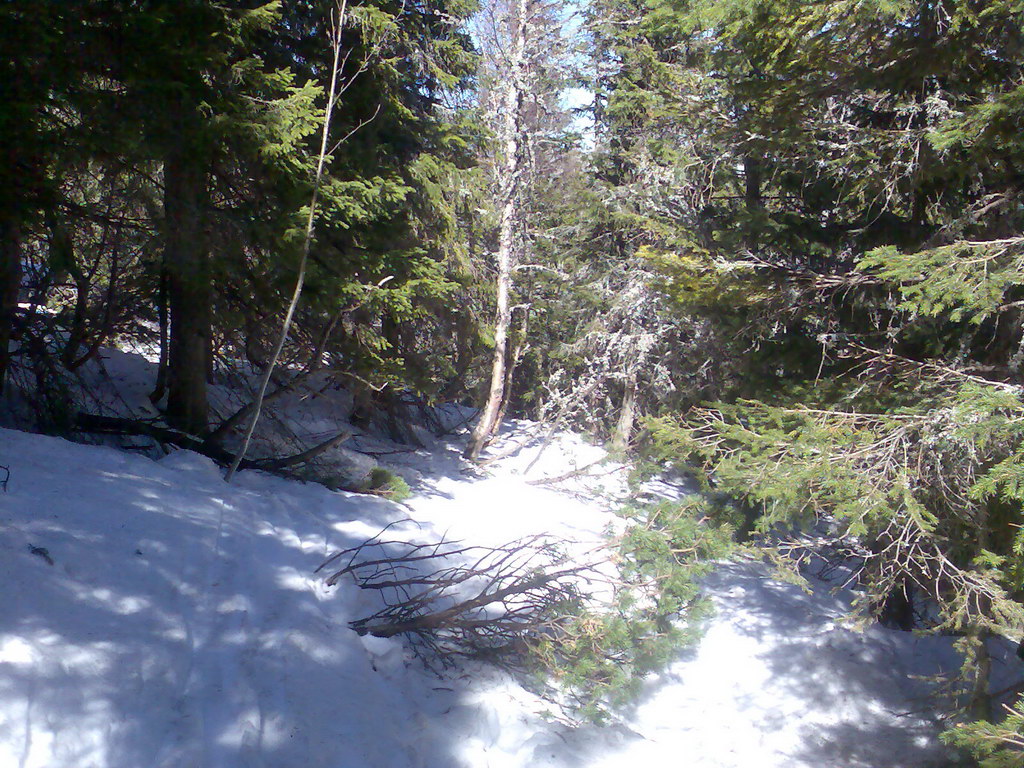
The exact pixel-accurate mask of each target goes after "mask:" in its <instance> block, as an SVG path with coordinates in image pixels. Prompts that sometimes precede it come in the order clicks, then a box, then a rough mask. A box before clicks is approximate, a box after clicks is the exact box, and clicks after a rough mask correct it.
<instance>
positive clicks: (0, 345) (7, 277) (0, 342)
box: [0, 217, 21, 392]
mask: <svg viewBox="0 0 1024 768" xmlns="http://www.w3.org/2000/svg"><path fill="white" fill-rule="evenodd" d="M20 289H21V228H20V226H19V224H18V222H17V220H15V219H14V218H13V217H2V218H0V392H3V389H4V381H5V378H6V375H7V368H8V367H9V365H10V361H11V353H10V345H11V337H12V335H13V333H14V323H15V319H16V316H17V312H18V293H19V291H20Z"/></svg>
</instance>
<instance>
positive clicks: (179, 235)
mask: <svg viewBox="0 0 1024 768" xmlns="http://www.w3.org/2000/svg"><path fill="white" fill-rule="evenodd" d="M206 200H207V199H206V170H205V169H204V168H203V167H202V166H201V163H198V162H196V158H195V156H194V155H193V154H191V153H190V152H189V150H188V147H187V146H185V145H184V144H180V145H178V146H177V147H175V148H174V149H172V150H171V151H170V152H169V153H168V155H167V157H166V159H165V164H164V223H165V227H166V233H165V238H166V239H165V245H164V268H165V270H166V276H167V303H168V307H169V309H170V315H171V328H170V339H169V342H168V349H167V423H168V424H170V425H171V426H172V427H174V428H176V429H182V430H185V431H187V432H192V433H194V434H203V433H204V432H205V431H206V426H207V423H206V420H207V398H206V372H207V369H208V367H209V355H210V329H211V317H212V308H211V301H212V288H211V285H210V257H209V253H208V251H207V243H206V233H205V231H204V229H205V218H206V216H205V213H206Z"/></svg>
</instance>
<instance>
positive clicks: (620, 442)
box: [611, 373, 636, 453]
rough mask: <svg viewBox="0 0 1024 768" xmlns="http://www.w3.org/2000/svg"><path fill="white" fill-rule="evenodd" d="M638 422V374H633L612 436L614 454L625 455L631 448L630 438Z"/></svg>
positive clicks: (629, 378) (623, 397)
mask: <svg viewBox="0 0 1024 768" xmlns="http://www.w3.org/2000/svg"><path fill="white" fill-rule="evenodd" d="M635 421H636V374H635V373H631V374H630V375H629V377H628V378H627V379H626V385H625V391H624V392H623V395H622V408H621V409H620V410H619V423H618V424H617V425H616V426H615V434H614V435H612V441H611V449H612V452H613V453H623V452H625V450H626V449H627V448H628V447H629V438H630V437H631V436H632V435H633V424H634V422H635Z"/></svg>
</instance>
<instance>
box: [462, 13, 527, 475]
mask: <svg viewBox="0 0 1024 768" xmlns="http://www.w3.org/2000/svg"><path fill="white" fill-rule="evenodd" d="M529 5H530V0H516V6H515V17H514V18H513V19H512V24H513V27H514V32H513V41H512V49H511V59H510V69H511V72H510V73H509V75H510V76H509V77H508V79H507V81H506V90H505V98H504V99H503V101H504V107H505V122H504V125H503V129H504V130H503V134H504V142H505V147H504V154H505V165H504V169H503V173H502V178H501V193H502V200H501V203H502V205H501V224H500V228H499V233H498V278H497V289H498V296H497V302H496V308H495V319H494V357H493V362H492V364H491V385H490V389H489V390H488V394H487V403H486V404H485V405H484V409H483V412H482V413H481V414H480V420H479V421H478V422H477V425H476V428H475V429H474V430H473V434H472V435H471V436H470V438H469V444H468V445H467V446H466V450H465V452H464V453H463V455H464V456H465V457H466V458H467V459H470V460H473V461H475V460H476V459H477V457H479V455H480V451H481V450H482V449H483V447H484V445H485V444H486V443H487V441H488V440H489V439H490V437H491V435H493V434H494V431H495V428H496V427H497V425H498V414H499V412H500V410H501V405H502V401H503V399H504V397H505V394H506V386H505V366H506V354H507V351H508V329H509V325H510V324H511V321H512V310H511V306H510V304H509V294H510V292H511V289H512V261H513V251H514V248H515V239H516V229H517V226H518V224H519V222H520V219H521V214H522V212H521V210H520V204H519V203H520V201H519V181H520V177H521V175H522V170H523V169H522V165H523V158H522V146H521V144H522V131H523V122H524V114H523V97H524V95H525V94H524V91H525V86H524V75H525V65H526V35H527V28H528V24H529V15H528V12H529V9H528V6H529Z"/></svg>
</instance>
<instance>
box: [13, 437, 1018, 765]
mask: <svg viewBox="0 0 1024 768" xmlns="http://www.w3.org/2000/svg"><path fill="white" fill-rule="evenodd" d="M514 437H515V436H514V435H513V436H511V437H509V439H508V440H506V444H509V441H510V440H513V439H514ZM535 455H536V451H535V450H534V451H533V452H532V453H530V451H523V452H520V453H519V454H518V455H515V456H512V457H510V458H508V459H505V460H503V461H498V462H495V463H494V464H492V465H490V467H489V474H488V475H485V476H481V475H480V474H479V473H467V472H465V471H464V470H463V468H462V465H461V461H460V459H459V458H458V446H457V445H456V444H454V443H452V444H449V443H445V442H438V443H437V444H436V445H434V446H432V450H431V451H419V452H417V453H415V454H406V455H404V456H402V457H400V459H401V461H402V462H403V463H404V468H405V469H406V470H409V472H410V474H412V475H415V477H416V478H418V482H417V484H416V488H415V490H416V491H417V494H416V496H415V497H414V498H413V499H411V500H410V501H409V502H408V503H407V505H404V506H403V505H398V504H394V503H391V502H388V501H385V500H383V499H380V498H374V497H368V496H358V495H353V494H348V493H343V492H332V491H329V490H327V489H325V488H323V487H322V486H319V485H314V484H301V483H297V482H292V481H286V480H282V479H278V478H274V477H269V476H266V475H263V474H260V473H254V472H244V473H241V474H240V475H239V476H238V477H237V478H236V482H235V483H233V484H231V485H228V484H226V483H225V482H224V481H223V479H222V475H221V472H220V471H219V470H218V469H217V468H216V467H215V466H214V465H213V464H212V462H210V461H209V460H208V459H205V458H203V457H200V456H198V455H196V454H192V453H188V452H177V453H173V454H171V455H170V456H168V457H167V458H165V459H163V460H160V461H152V460H150V459H148V458H145V457H141V456H136V455H131V454H127V453H123V452H119V451H116V450H113V449H110V448H103V447H92V446H84V445H79V444H74V443H70V442H66V441H64V440H60V439H56V438H50V437H43V436H38V435H31V434H27V433H23V432H16V431H10V430H0V464H2V465H7V466H9V467H10V484H9V489H8V492H7V493H0V584H2V587H0V590H2V591H0V767H2V768H8V766H10V767H11V768H14V767H15V766H17V767H18V768H29V767H30V766H31V767H34V768H90V767H93V766H95V767H97V768H99V767H101V766H102V767H103V768H140V767H142V766H146V767H149V766H152V767H154V768H161V767H163V768H178V767H182V768H230V767H237V768H243V767H244V768H255V767H257V766H262V767H265V768H288V767H290V766H295V767H296V768H299V767H301V768H342V767H351V768H406V767H407V766H408V767H410V768H412V767H413V766H422V767H423V768H433V767H436V768H447V767H448V766H466V768H484V767H485V766H492V767H493V768H505V767H506V766H507V767H509V768H511V767H512V766H522V767H523V768H526V767H527V766H530V767H533V766H538V767H539V766H558V767H559V768H568V767H569V766H595V767H597V766H601V767H602V768H612V767H614V768H635V767H636V766H638V765H641V764H643V765H647V766H654V767H658V766H665V767H666V768H668V766H672V767H673V768H675V767H676V766H693V767H698V766H709V767H710V766H715V767H716V768H748V767H749V768H755V767H756V768H774V767H776V766H777V767H778V768H783V766H785V767H787V768H789V767H792V768H801V767H802V766H808V767H809V766H815V767H816V768H818V767H822V766H827V767H830V768H857V767H861V766H863V767H864V768H883V767H885V768H899V767H901V766H905V767H906V768H918V767H922V768H923V767H924V766H940V765H949V764H950V763H949V762H948V760H947V758H946V757H945V756H944V754H943V751H942V749H941V748H940V747H939V746H938V745H937V741H936V738H935V736H936V733H937V729H938V726H937V724H936V723H935V722H934V721H933V719H932V718H931V717H930V716H929V711H930V707H929V703H928V701H927V700H926V699H925V698H924V696H923V693H924V691H925V686H924V684H923V683H921V682H918V681H915V680H914V679H913V675H919V674H926V673H931V672H935V671H937V670H938V669H940V668H949V667H952V666H954V665H956V663H957V661H956V658H955V655H954V654H953V653H952V651H951V649H950V646H949V643H948V642H946V641H945V640H942V639H926V638H915V637H913V636H911V635H908V634H905V633H898V632H892V631H888V630H885V629H882V628H878V627H875V628H870V629H868V630H866V631H864V632H856V631H854V630H852V629H848V628H844V626H843V625H842V621H841V617H842V616H843V613H844V611H845V608H846V599H847V598H846V597H844V596H842V595H839V596H834V595H832V594H831V593H830V592H829V590H827V589H825V588H818V589H816V590H815V591H814V592H813V593H811V594H805V593H804V592H802V591H801V590H800V589H799V588H797V587H794V586H791V585H786V584H782V583H779V582H775V581H772V580H770V579H768V578H767V576H766V575H765V571H764V569H763V568H762V566H760V565H757V564H753V563H740V564H731V565H725V566H723V567H722V568H721V569H719V570H718V572H717V573H716V574H715V575H713V576H712V577H711V578H710V579H709V580H708V583H707V588H708V590H709V592H710V593H711V594H712V595H713V597H714V599H715V602H716V604H717V606H718V612H717V615H716V617H715V618H714V619H713V620H712V621H711V622H710V624H709V627H708V631H707V634H706V636H705V637H704V639H703V641H702V642H701V643H700V645H699V646H698V647H697V648H695V649H692V650H690V651H688V652H686V653H684V654H683V655H682V657H681V658H680V659H679V660H678V661H677V662H676V663H675V664H674V665H673V666H672V667H671V668H670V669H669V670H667V671H666V672H665V674H663V675H662V676H661V677H660V678H658V679H655V680H651V681H650V683H649V685H648V690H647V691H646V694H645V696H644V698H643V700H642V701H641V703H640V704H639V705H638V707H637V709H636V711H635V712H633V713H631V714H630V715H629V716H628V717H627V719H626V721H625V722H624V723H623V724H620V725H617V726H614V727H609V728H604V729H601V728H597V727H585V728H581V729H578V730H575V731H573V730H570V729H568V728H567V727H565V726H563V725H561V724H559V723H556V722H552V721H550V720H548V719H545V717H544V714H543V712H544V710H545V709H547V708H548V705H546V704H545V703H544V702H540V701H538V700H536V699H535V698H534V697H532V696H531V695H530V694H528V693H527V692H526V691H524V690H523V689H522V688H520V687H519V686H518V685H517V684H516V683H515V682H514V681H513V680H511V679H510V678H509V677H508V676H506V675H505V674H503V673H500V672H498V671H495V670H491V669H488V668H487V667H485V666H483V665H472V666H467V667H465V668H463V669H459V670H456V671H452V672H450V673H448V674H446V675H445V676H444V677H437V676H435V675H433V674H431V673H429V672H427V671H424V670H423V669H422V668H421V667H420V665H419V664H418V663H417V662H415V661H414V660H412V659H411V658H410V657H409V654H408V652H407V651H405V650H404V648H403V646H402V644H401V642H400V641H399V640H397V639H391V640H382V639H376V638H372V637H363V638H360V637H359V636H357V635H356V634H355V633H354V632H353V631H351V630H350V629H349V628H348V626H347V622H348V621H350V620H352V619H356V618H360V617H362V616H365V615H367V614H369V613H372V611H373V610H374V609H375V608H376V607H377V606H376V604H375V603H374V600H373V595H371V594H368V593H363V592H360V591H359V590H358V589H356V588H355V587H354V586H353V585H352V584H350V583H347V582H342V583H340V584H339V585H338V586H337V587H335V588H328V587H326V586H325V585H324V583H323V580H322V579H321V578H320V577H319V576H317V575H315V574H314V569H315V568H316V567H317V566H318V565H319V564H320V563H321V562H322V561H323V560H324V558H325V557H326V556H328V555H329V554H331V553H332V552H334V551H336V550H337V549H339V548H342V547H347V546H352V545H354V544H356V543H359V542H361V541H363V540H365V539H366V538H368V537H370V536H372V535H373V534H375V533H376V532H377V531H379V530H380V529H381V528H382V527H383V526H385V525H387V524H389V523H394V522H396V521H400V520H404V519H406V518H412V519H413V520H415V521H416V523H417V524H418V530H419V531H420V532H421V533H422V534H423V535H424V536H427V537H429V536H430V535H435V536H440V535H441V534H444V533H447V534H448V535H449V536H450V537H453V538H458V539H465V540H467V541H470V542H473V543H483V544H496V543H504V542H506V541H508V540H510V539H513V538H516V537H518V536H522V535H524V534H529V533H533V532H537V531H549V532H553V533H556V534H559V535H564V536H567V537H570V538H574V539H576V540H578V541H581V542H589V541H594V540H596V539H597V538H598V537H599V536H600V533H601V531H602V530H604V528H605V527H606V526H607V525H608V524H609V522H610V521H611V519H612V518H611V515H610V513H609V511H608V510H607V509H606V508H605V504H603V503H599V502H598V501H596V500H594V499H589V498H587V493H588V490H587V486H586V484H585V483H581V482H577V483H575V485H574V487H575V490H576V493H575V494H567V493H564V492H558V491H555V490H552V489H551V488H549V487H546V486H543V485H541V486H538V485H530V484H528V483H527V482H526V480H527V479H528V477H532V478H534V479H536V478H543V477H554V476H557V475H560V474H563V473H565V472H566V471H567V470H568V469H570V468H571V467H572V466H584V465H586V464H589V463H590V462H592V461H593V460H594V459H595V458H599V456H600V451H599V450H598V449H597V448H594V447H591V446H588V445H586V444H585V443H583V442H582V441H580V440H575V439H572V438H563V439H561V440H560V441H558V442H557V443H556V444H555V445H554V446H553V447H551V448H548V449H547V451H546V453H545V455H543V456H542V457H541V459H540V461H537V462H536V463H535V464H534V465H533V466H532V467H530V469H529V475H528V476H527V475H526V474H525V473H526V470H527V466H528V465H529V464H530V462H531V461H532V459H533V458H534V457H535ZM611 469H612V470H614V467H612V468H611ZM600 472H602V473H604V474H602V475H601V476H600V477H599V478H598V480H596V481H595V482H597V483H598V484H603V485H604V487H605V490H606V491H608V490H611V489H613V488H614V486H615V484H616V479H615V477H616V475H615V472H614V471H612V472H609V470H608V469H607V468H605V469H602V470H600ZM403 525H411V523H401V524H399V525H398V526H396V527H401V526H403ZM1006 664H1007V665H1009V664H1010V662H1006ZM906 713H911V714H906Z"/></svg>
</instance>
